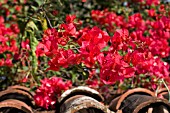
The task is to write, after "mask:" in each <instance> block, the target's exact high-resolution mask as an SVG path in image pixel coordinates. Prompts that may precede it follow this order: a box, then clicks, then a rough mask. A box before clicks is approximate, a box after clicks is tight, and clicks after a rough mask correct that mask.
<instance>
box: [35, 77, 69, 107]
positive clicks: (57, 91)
mask: <svg viewBox="0 0 170 113" xmlns="http://www.w3.org/2000/svg"><path fill="white" fill-rule="evenodd" d="M71 86H72V83H71V81H66V82H64V81H63V80H62V79H61V78H58V77H52V78H50V79H49V78H45V79H43V80H41V86H40V87H39V88H38V89H37V90H36V95H35V96H34V100H35V102H36V104H37V105H38V106H40V107H43V108H46V109H49V108H53V109H54V108H55V104H56V102H57V101H58V98H59V97H60V95H61V93H62V92H63V91H65V90H67V89H69V88H70V87H71Z"/></svg>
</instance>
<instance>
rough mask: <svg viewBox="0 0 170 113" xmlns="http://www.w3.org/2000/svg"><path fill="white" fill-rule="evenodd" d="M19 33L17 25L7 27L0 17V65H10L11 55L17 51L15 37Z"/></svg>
mask: <svg viewBox="0 0 170 113" xmlns="http://www.w3.org/2000/svg"><path fill="white" fill-rule="evenodd" d="M18 33H19V29H18V26H17V25H14V24H12V25H11V27H9V28H7V27H5V24H4V19H3V17H0V55H1V56H3V57H1V58H0V66H12V57H13V55H14V54H15V53H17V52H18V47H17V43H16V37H17V34H18Z"/></svg>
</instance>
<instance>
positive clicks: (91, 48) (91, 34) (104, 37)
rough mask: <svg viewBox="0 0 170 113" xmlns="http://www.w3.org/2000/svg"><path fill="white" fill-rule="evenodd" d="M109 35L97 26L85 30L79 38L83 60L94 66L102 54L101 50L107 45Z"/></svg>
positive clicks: (86, 63)
mask: <svg viewBox="0 0 170 113" xmlns="http://www.w3.org/2000/svg"><path fill="white" fill-rule="evenodd" d="M109 39H110V37H109V35H108V34H107V33H106V32H104V31H102V30H100V29H99V28H97V27H93V28H92V29H90V30H87V31H85V32H83V34H82V36H81V37H80V38H79V40H78V43H79V45H80V49H79V54H80V56H81V58H82V62H83V63H84V64H85V65H86V66H87V67H93V66H94V64H95V62H96V61H97V59H98V57H100V55H101V53H102V52H101V50H102V49H103V48H104V47H106V46H107V43H108V41H109Z"/></svg>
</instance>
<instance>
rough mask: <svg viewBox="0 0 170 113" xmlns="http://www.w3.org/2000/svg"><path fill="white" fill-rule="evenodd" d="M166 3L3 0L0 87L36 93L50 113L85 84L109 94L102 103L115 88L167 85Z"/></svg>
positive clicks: (169, 29) (169, 23) (169, 39)
mask: <svg viewBox="0 0 170 113" xmlns="http://www.w3.org/2000/svg"><path fill="white" fill-rule="evenodd" d="M169 5H170V3H169V2H168V1H166V0H121V1H112V0H108V1H107V2H102V1H96V0H91V1H90V0H75V1H67V0H63V1H55V0H46V1H44V2H42V1H41V0H37V1H26V0H9V1H7V0H3V1H2V2H0V8H1V9H2V10H1V11H0V14H1V16H0V77H1V78H2V80H1V81H2V83H0V85H1V84H2V86H3V85H4V83H6V81H8V85H12V84H22V85H25V86H28V87H31V88H32V89H36V90H35V96H34V99H35V102H36V104H37V106H39V107H42V108H45V109H55V107H56V106H55V104H57V102H58V99H59V98H60V96H61V94H62V93H63V91H65V90H67V89H69V88H71V87H75V86H80V85H88V86H89V87H92V88H95V89H97V90H98V91H100V92H101V93H103V92H105V93H103V95H104V96H105V98H107V96H108V94H109V92H110V91H111V90H117V89H121V90H127V89H129V88H135V87H145V88H148V89H151V90H157V89H158V87H167V86H168V85H170V84H169V83H168V81H169V80H170V79H169V74H170V73H169V72H170V63H169V62H170V60H169V59H170V7H169ZM8 75H10V76H8ZM14 78H15V79H14ZM1 81H0V82H1ZM8 85H6V86H8ZM2 89H4V86H3V87H2V88H1V90H2Z"/></svg>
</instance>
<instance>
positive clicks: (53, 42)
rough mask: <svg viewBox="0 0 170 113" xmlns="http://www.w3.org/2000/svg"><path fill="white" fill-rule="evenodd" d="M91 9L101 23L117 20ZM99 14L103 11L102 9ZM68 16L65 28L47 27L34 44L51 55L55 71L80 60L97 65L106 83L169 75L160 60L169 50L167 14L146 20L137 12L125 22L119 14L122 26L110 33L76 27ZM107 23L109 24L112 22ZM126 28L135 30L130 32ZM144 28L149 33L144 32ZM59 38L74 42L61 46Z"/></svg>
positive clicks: (50, 62)
mask: <svg viewBox="0 0 170 113" xmlns="http://www.w3.org/2000/svg"><path fill="white" fill-rule="evenodd" d="M105 11H107V10H105ZM105 11H104V12H105ZM96 12H97V13H96ZM94 13H96V17H95V18H96V19H95V21H100V22H103V23H101V24H104V23H105V22H106V23H107V22H111V21H113V22H114V23H117V21H116V20H115V19H113V20H110V21H105V18H102V17H100V16H99V17H97V15H98V13H100V12H99V11H93V14H94ZM107 13H108V14H110V13H109V12H107ZM102 14H103V15H105V13H103V12H102ZM99 15H100V14H99ZM111 15H112V12H111ZM114 15H115V14H114ZM92 17H94V16H92ZM111 17H113V16H111ZM69 18H70V20H71V21H69V22H68V17H67V23H66V24H62V25H61V26H62V27H63V26H64V30H65V31H64V32H59V31H57V30H55V29H48V30H47V31H45V34H44V37H43V40H42V43H40V44H39V46H38V47H37V54H38V55H42V54H46V56H49V57H50V58H51V60H50V61H49V66H50V68H49V69H51V70H56V71H58V70H59V69H60V67H64V68H67V67H69V66H70V65H76V64H80V63H83V64H84V65H85V66H86V67H88V68H96V69H98V68H99V69H100V79H101V80H102V81H103V82H104V83H106V84H114V83H115V82H116V81H123V80H124V79H125V78H130V77H134V76H136V75H139V74H145V75H150V76H156V77H157V78H164V77H167V76H169V72H168V69H169V65H168V64H167V63H165V62H163V61H162V60H161V58H164V57H167V56H168V55H169V53H170V47H169V45H168V39H169V37H170V33H169V30H170V29H169V22H170V21H169V18H168V17H165V16H164V17H161V18H159V19H157V20H156V21H149V20H147V21H145V20H144V19H142V16H141V15H140V14H139V13H136V14H134V15H132V16H130V17H129V20H128V23H125V22H124V21H125V20H123V17H122V22H120V21H119V22H120V24H117V26H119V27H122V29H117V30H116V31H115V32H114V35H113V36H112V37H110V36H109V35H108V34H107V32H105V31H102V30H101V29H99V28H98V27H93V28H92V29H88V28H85V29H82V30H77V31H76V26H75V24H74V23H73V20H74V18H75V17H73V19H71V17H69ZM100 18H101V19H100ZM107 19H108V18H107ZM70 22H72V24H71V23H70ZM123 23H124V24H123ZM157 24H160V25H157ZM107 25H110V26H111V27H112V24H109V23H107ZM123 25H124V26H123ZM70 26H71V27H70ZM70 28H72V29H70ZM151 28H152V29H151ZM127 29H135V30H132V31H131V32H129V31H128V30H127ZM111 32H112V31H111ZM145 32H148V34H147V35H144V33H145ZM59 34H60V35H59ZM64 34H66V35H64ZM70 36H74V37H75V38H78V39H77V41H74V40H72V39H71V38H70ZM59 40H66V43H73V44H75V45H71V46H73V47H74V48H69V49H66V50H65V49H63V48H62V47H61V46H59V45H62V44H61V43H60V41H59ZM66 43H65V44H66ZM65 44H64V45H65ZM67 45H69V44H67ZM41 47H42V48H41Z"/></svg>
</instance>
